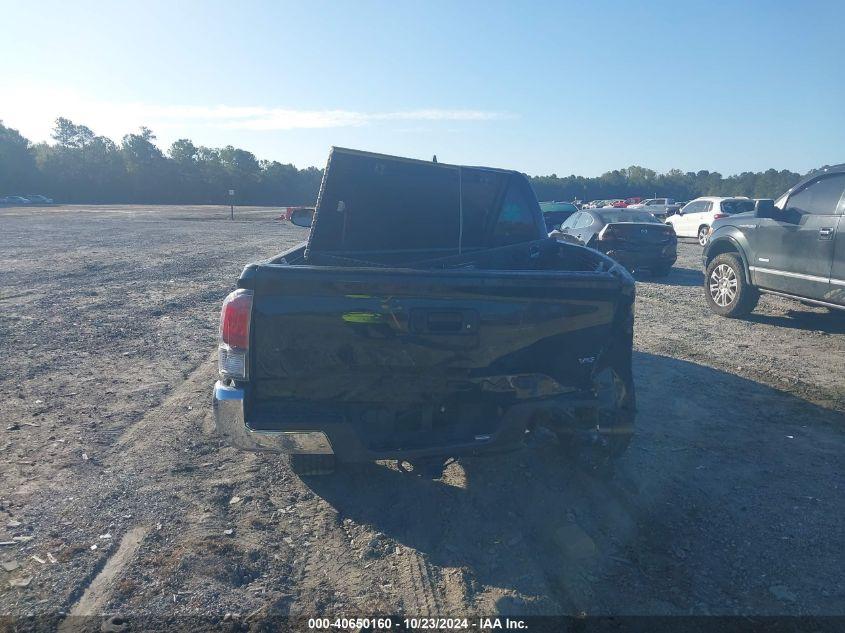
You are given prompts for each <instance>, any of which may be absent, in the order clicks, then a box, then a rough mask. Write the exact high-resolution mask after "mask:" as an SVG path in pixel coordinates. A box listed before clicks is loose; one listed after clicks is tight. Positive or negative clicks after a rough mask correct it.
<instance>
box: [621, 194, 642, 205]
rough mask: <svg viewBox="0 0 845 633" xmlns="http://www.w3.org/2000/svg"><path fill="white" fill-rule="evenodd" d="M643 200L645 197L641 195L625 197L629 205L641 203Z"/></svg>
mask: <svg viewBox="0 0 845 633" xmlns="http://www.w3.org/2000/svg"><path fill="white" fill-rule="evenodd" d="M642 201H643V199H642V198H640V197H639V196H634V197H633V198H625V202H626V203H627V205H628V206H631V205H632V204H639V203H640V202H642Z"/></svg>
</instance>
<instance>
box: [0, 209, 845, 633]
mask: <svg viewBox="0 0 845 633" xmlns="http://www.w3.org/2000/svg"><path fill="white" fill-rule="evenodd" d="M276 214H277V213H275V212H273V211H271V210H267V209H238V210H237V214H236V220H235V221H234V222H231V221H229V220H228V219H227V216H228V209H224V208H221V207H127V206H119V207H55V208H49V209H6V210H0V232H2V237H0V292H1V293H2V294H0V349H2V354H0V360H2V362H3V364H4V365H5V366H4V368H3V371H2V374H0V421H1V422H2V425H0V543H2V544H0V563H2V566H0V615H1V614H7V615H18V616H20V615H27V614H36V615H38V614H53V615H56V614H60V613H61V614H101V613H109V614H120V615H124V616H129V617H130V621H131V618H132V617H136V616H143V615H145V614H156V615H164V616H166V617H173V618H175V617H179V616H183V615H192V614H202V615H205V616H211V617H213V618H221V619H222V618H224V616H226V614H235V616H236V619H238V618H240V619H241V621H243V620H247V621H248V618H255V617H257V616H260V615H265V614H268V613H278V614H290V615H314V614H317V613H319V614H331V615H341V616H342V615H346V616H352V615H371V614H375V613H406V614H410V615H443V616H450V615H452V616H454V615H469V614H488V615H489V614H495V613H501V614H512V615H517V614H576V613H587V614H845V586H843V573H842V552H843V551H845V527H843V526H844V525H845V521H843V508H845V469H843V454H845V414H844V413H843V412H845V314H830V313H827V312H826V311H824V310H821V309H815V308H808V307H805V306H802V305H800V304H797V303H793V302H789V301H786V300H781V299H778V298H771V297H765V298H763V299H762V300H761V302H760V306H759V308H758V309H757V311H756V312H755V313H754V314H753V315H752V316H751V317H750V318H748V319H746V320H742V321H734V320H728V319H723V318H720V317H717V316H715V315H713V314H712V313H711V312H710V311H709V310H708V308H707V306H706V305H705V302H704V299H703V296H702V289H701V275H700V273H699V258H700V254H701V248H700V247H699V246H698V245H697V244H692V243H685V244H683V245H682V246H681V248H680V253H681V254H680V258H679V261H678V263H677V264H676V267H675V269H674V270H673V272H672V274H671V275H670V276H669V277H668V278H667V279H665V280H662V279H661V280H653V279H650V278H649V277H648V276H644V277H642V278H641V279H640V280H639V283H638V299H637V321H636V360H635V365H636V366H635V371H636V386H637V391H638V394H637V396H638V404H639V415H638V419H637V433H636V436H635V439H634V440H633V442H632V444H631V446H630V448H629V450H628V452H627V453H626V454H625V456H624V457H623V458H622V459H621V461H620V462H619V464H618V467H617V471H616V475H615V477H614V478H613V479H612V480H610V481H600V480H597V479H593V478H591V477H589V476H588V475H586V474H584V473H583V472H581V471H580V470H578V469H577V468H575V467H573V466H572V465H571V464H568V463H566V462H565V461H563V460H562V459H561V458H560V457H559V455H558V453H557V452H556V450H555V449H554V447H546V446H540V447H533V448H530V449H528V448H526V449H525V450H523V451H520V452H517V453H512V454H508V455H505V456H497V457H477V458H472V459H461V460H460V461H458V462H456V463H453V464H451V465H450V466H449V467H448V468H447V469H446V471H445V473H444V475H443V477H442V478H440V479H434V480H432V479H422V478H418V477H414V476H412V475H408V474H403V473H402V472H400V471H399V470H397V469H396V468H395V467H394V466H392V465H390V464H381V463H380V464H373V465H369V466H365V467H361V468H356V469H351V470H348V471H344V472H343V474H339V475H334V476H329V477H322V478H320V477H315V478H309V479H308V480H307V481H303V480H300V479H299V478H297V477H296V476H295V475H293V474H292V473H291V471H290V470H289V467H288V465H287V461H286V459H285V458H284V457H279V456H273V455H255V454H247V453H242V452H237V451H235V450H234V449H232V448H229V447H225V446H221V444H220V442H219V441H218V440H217V439H216V438H215V436H214V434H213V420H212V415H211V407H210V396H211V386H212V384H213V382H214V380H215V377H216V357H215V355H214V351H215V339H216V333H217V320H218V315H219V308H220V302H221V300H222V298H223V297H224V296H225V294H226V293H227V292H229V290H231V289H232V287H233V285H234V282H235V280H236V278H237V275H238V273H239V272H240V270H241V269H242V267H243V266H244V264H246V263H247V262H249V261H251V260H257V259H262V258H266V257H269V256H271V255H273V254H276V253H278V252H280V251H281V250H283V249H284V248H286V247H287V246H289V245H292V244H294V243H296V242H298V241H301V240H302V239H304V237H305V232H304V230H303V229H299V228H296V227H292V226H290V225H289V224H285V223H282V222H276V221H274V219H273V218H274V217H275V215H276ZM230 619H231V615H230V616H229V617H227V620H230Z"/></svg>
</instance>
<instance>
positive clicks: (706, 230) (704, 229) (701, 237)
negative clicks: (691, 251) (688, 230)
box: [698, 224, 710, 246]
mask: <svg viewBox="0 0 845 633" xmlns="http://www.w3.org/2000/svg"><path fill="white" fill-rule="evenodd" d="M709 234H710V227H709V226H707V225H706V224H702V225H701V226H699V227H698V243H699V244H701V245H702V246H707V237H708V236H709Z"/></svg>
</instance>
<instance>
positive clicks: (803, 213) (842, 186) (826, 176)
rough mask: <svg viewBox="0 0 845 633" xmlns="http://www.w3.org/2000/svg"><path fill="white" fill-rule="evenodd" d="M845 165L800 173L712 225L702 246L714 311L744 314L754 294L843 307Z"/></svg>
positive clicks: (707, 294) (753, 303)
mask: <svg viewBox="0 0 845 633" xmlns="http://www.w3.org/2000/svg"><path fill="white" fill-rule="evenodd" d="M843 213H845V164H843V165H836V166H834V167H828V168H825V169H823V170H820V171H819V172H816V173H814V174H812V175H811V176H809V177H807V178H805V179H804V180H802V181H801V182H799V183H798V184H797V185H795V186H794V187H793V188H792V189H790V190H789V191H787V192H786V193H784V194H783V195H782V196H780V197H779V198H778V199H777V200H776V201H772V200H758V201H757V202H756V204H755V209H754V210H753V211H750V212H746V213H738V214H735V215H731V216H728V217H725V218H720V219H718V220H716V221H715V222H714V223H713V227H712V232H711V234H710V237H709V242H708V244H707V247H706V248H705V250H704V259H703V265H704V270H705V297H706V298H707V302H708V304H709V305H710V307H711V308H712V309H713V311H714V312H716V313H717V314H721V315H723V316H728V317H737V316H742V315H745V314H748V313H749V312H751V311H752V310H753V309H754V307H755V306H756V304H757V300H758V298H759V296H760V293H771V294H777V295H781V296H785V297H789V298H794V299H798V300H801V301H804V302H806V303H811V304H816V305H821V306H826V307H828V308H831V309H845V222H843V220H842V216H843Z"/></svg>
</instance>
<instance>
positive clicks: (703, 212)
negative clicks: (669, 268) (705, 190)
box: [666, 196, 754, 246]
mask: <svg viewBox="0 0 845 633" xmlns="http://www.w3.org/2000/svg"><path fill="white" fill-rule="evenodd" d="M753 210H754V201H753V200H751V199H749V198H719V197H715V196H706V197H703V198H696V199H695V200H691V201H690V202H687V203H686V204H685V205H684V206H683V208H682V209H680V210H679V211H678V213H677V214H676V215H673V216H670V217H669V218H667V219H666V224H671V225H672V227H673V228H674V229H675V234H676V235H677V236H678V237H694V238H696V239H697V240H698V243H699V244H701V245H702V246H704V245H706V244H707V237H708V235H709V234H710V225H711V224H713V221H714V220H718V219H719V218H724V217H727V216H729V215H733V214H734V213H742V212H744V211H753Z"/></svg>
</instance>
